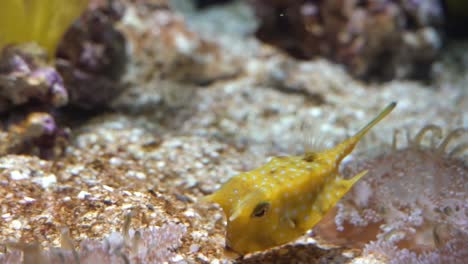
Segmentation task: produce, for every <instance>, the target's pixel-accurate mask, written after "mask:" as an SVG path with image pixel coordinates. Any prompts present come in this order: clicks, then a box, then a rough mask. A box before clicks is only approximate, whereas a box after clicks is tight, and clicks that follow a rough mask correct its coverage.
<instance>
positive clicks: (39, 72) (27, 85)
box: [0, 44, 68, 112]
mask: <svg viewBox="0 0 468 264" xmlns="http://www.w3.org/2000/svg"><path fill="white" fill-rule="evenodd" d="M41 52H44V54H41ZM44 57H45V51H42V50H41V49H40V48H39V47H37V46H35V45H32V44H26V45H19V46H9V47H6V48H4V49H3V51H2V53H1V55H0V112H4V111H7V110H9V109H11V108H13V107H16V106H18V105H24V104H28V103H30V102H33V101H37V102H39V103H41V104H43V105H47V106H49V107H51V108H55V107H60V106H63V105H65V104H66V103H67V101H68V94H67V92H66V90H65V88H64V86H63V80H62V77H61V76H60V74H59V73H58V72H57V71H56V70H55V69H54V68H52V67H50V66H47V64H46V63H45V60H42V59H43V58H44Z"/></svg>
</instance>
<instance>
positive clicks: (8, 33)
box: [0, 0, 88, 58]
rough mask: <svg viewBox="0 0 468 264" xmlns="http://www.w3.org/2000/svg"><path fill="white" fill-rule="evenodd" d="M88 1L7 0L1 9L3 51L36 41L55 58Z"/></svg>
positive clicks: (0, 45) (1, 44)
mask: <svg viewBox="0 0 468 264" xmlns="http://www.w3.org/2000/svg"><path fill="white" fill-rule="evenodd" d="M87 4H88V0H71V1H62V0H33V1H26V0H19V1H18V0H5V1H3V2H2V8H1V10H0V49H1V48H3V47H4V46H5V45H9V44H18V43H25V42H34V43H37V44H39V45H40V46H41V47H42V48H44V49H45V50H46V51H47V52H48V55H49V58H52V57H53V56H54V55H55V50H56V48H57V45H58V42H59V41H60V39H61V37H62V35H63V33H64V32H65V31H66V30H67V28H68V27H69V26H70V24H71V23H72V22H73V21H74V20H75V19H76V18H77V17H78V16H79V15H80V14H81V12H82V11H83V10H84V9H85V8H86V6H87Z"/></svg>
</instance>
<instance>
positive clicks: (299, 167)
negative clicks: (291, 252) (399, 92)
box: [204, 102, 396, 254]
mask: <svg viewBox="0 0 468 264" xmlns="http://www.w3.org/2000/svg"><path fill="white" fill-rule="evenodd" d="M395 106H396V103H395V102H393V103H391V104H389V105H388V106H387V107H386V108H385V109H384V110H383V111H382V112H381V113H380V114H379V115H378V116H377V117H376V118H374V120H372V121H371V122H370V123H369V124H367V125H366V126H365V127H364V128H362V129H361V130H360V131H359V132H358V133H357V134H356V135H355V136H353V137H351V138H349V139H347V140H345V141H344V142H342V143H340V144H339V145H337V146H336V147H334V148H332V149H328V150H325V151H323V152H320V153H316V152H306V153H305V154H304V155H301V156H288V157H274V158H272V159H271V160H270V161H269V162H268V163H267V164H265V165H264V166H262V167H260V168H258V169H255V170H252V171H249V172H245V173H241V174H239V175H237V176H234V177H233V178H231V179H230V180H229V181H228V182H226V183H225V184H224V185H223V186H222V187H221V189H219V190H218V191H216V192H215V193H213V194H211V195H209V196H206V197H204V200H205V201H208V202H214V203H218V204H219V205H220V206H221V207H222V208H223V211H224V213H225V214H226V215H227V235H226V241H227V246H228V247H229V248H231V249H233V250H234V251H236V252H238V253H241V254H247V253H251V252H254V251H260V250H265V249H268V248H271V247H274V246H278V245H281V244H285V243H288V242H290V241H292V240H294V239H296V238H298V237H299V236H301V235H303V234H305V233H306V232H307V231H308V230H310V229H311V228H312V227H314V226H315V225H316V224H317V223H318V222H319V221H320V219H322V217H323V216H324V215H325V214H326V213H327V211H328V210H330V209H331V208H332V207H333V206H335V204H336V203H337V202H338V201H339V200H340V199H341V197H342V196H343V195H344V194H346V193H347V192H348V191H349V189H350V188H351V187H352V186H353V184H354V183H356V182H357V181H358V180H359V179H360V178H361V177H362V176H364V175H365V174H366V173H367V171H362V172H360V173H359V174H357V175H355V176H354V177H353V178H351V179H344V178H343V177H342V176H341V175H340V174H339V172H338V167H339V165H340V162H341V161H342V160H343V158H344V157H346V156H347V155H348V154H350V153H351V151H352V150H353V149H354V147H355V146H356V144H357V143H358V142H359V140H360V139H361V138H362V137H363V136H364V135H365V134H366V133H367V132H368V131H369V130H370V129H371V128H372V127H373V126H374V125H375V124H377V123H378V122H379V121H380V120H382V119H383V118H384V117H385V116H387V115H388V114H389V113H390V112H391V111H392V110H393V109H394V108H395Z"/></svg>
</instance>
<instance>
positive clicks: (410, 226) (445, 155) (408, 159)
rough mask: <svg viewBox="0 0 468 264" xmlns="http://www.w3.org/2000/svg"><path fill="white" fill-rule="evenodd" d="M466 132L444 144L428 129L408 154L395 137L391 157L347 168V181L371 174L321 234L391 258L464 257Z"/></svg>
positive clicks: (439, 133) (438, 131)
mask: <svg viewBox="0 0 468 264" xmlns="http://www.w3.org/2000/svg"><path fill="white" fill-rule="evenodd" d="M466 132H467V129H464V128H459V129H455V130H453V131H451V132H450V133H448V135H447V136H446V137H445V138H444V139H442V140H441V138H442V135H443V134H442V129H441V128H440V127H438V126H435V125H428V126H426V127H424V128H423V129H421V130H420V131H419V133H417V134H416V135H415V136H414V137H412V138H408V146H406V147H405V148H400V149H398V148H397V144H396V143H397V138H396V137H395V138H394V146H393V150H392V151H390V152H388V153H384V154H381V155H378V156H376V157H371V158H367V159H365V160H363V161H359V162H357V161H355V162H351V163H350V164H348V165H347V166H346V167H345V168H344V174H345V175H349V176H351V175H354V173H355V172H358V171H361V170H363V169H367V170H369V173H368V175H366V177H364V178H363V180H362V181H361V182H359V183H357V184H356V186H355V188H354V189H353V190H352V191H351V192H350V193H349V195H347V196H345V198H344V199H343V202H342V203H341V204H340V205H339V206H338V209H337V211H336V212H335V213H333V214H331V215H330V218H331V219H333V218H334V220H335V221H334V223H335V224H331V223H330V222H329V223H324V224H322V225H319V227H318V228H317V229H316V232H317V234H318V235H319V236H322V237H323V238H327V239H330V240H335V241H336V242H339V243H346V244H348V245H349V244H354V245H357V246H359V247H360V246H362V245H363V244H365V243H368V242H370V241H375V242H372V243H371V244H368V245H367V246H366V248H367V251H368V252H371V251H376V250H377V251H379V252H388V253H387V254H388V255H389V256H391V255H394V254H393V253H391V252H400V250H401V249H405V250H406V251H405V252H410V253H408V254H414V257H417V258H423V255H418V254H419V253H421V252H425V253H424V254H426V255H424V256H429V255H427V254H432V255H434V256H435V255H437V256H438V257H440V258H442V259H443V258H444V256H442V255H441V254H446V253H443V252H449V255H453V256H454V257H455V256H456V254H455V252H458V253H457V254H459V255H460V254H461V255H464V256H466V254H468V252H467V249H466V247H459V246H456V245H458V244H459V242H457V241H466V240H467V239H468V232H467V230H468V221H467V216H468V206H467V200H466V181H467V180H468V165H467V163H466V160H464V159H463V157H466V150H467V149H468V147H467V145H466V143H463V137H464V136H466V135H467V133H466ZM429 133H431V136H432V137H428V134H429ZM396 135H397V134H396ZM408 137H409V136H408ZM457 139H459V140H461V143H459V141H457ZM438 140H439V142H437V141H438ZM385 245H386V246H385ZM383 247H391V248H395V249H394V250H385V249H383ZM367 251H366V252H367ZM411 252H412V253H411ZM428 252H430V253H428ZM441 252H442V253H441ZM395 254H396V253H395ZM432 255H431V256H432ZM431 258H433V257H431ZM459 260H460V259H459ZM409 263H414V262H409ZM421 263H426V262H421ZM428 263H431V262H428Z"/></svg>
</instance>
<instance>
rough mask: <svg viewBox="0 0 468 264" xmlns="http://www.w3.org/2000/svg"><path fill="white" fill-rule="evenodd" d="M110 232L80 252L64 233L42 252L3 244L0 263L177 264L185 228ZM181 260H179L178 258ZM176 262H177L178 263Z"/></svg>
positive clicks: (34, 247)
mask: <svg viewBox="0 0 468 264" xmlns="http://www.w3.org/2000/svg"><path fill="white" fill-rule="evenodd" d="M125 231H128V233H119V232H114V233H112V234H110V235H109V236H108V237H107V238H105V239H104V240H103V241H97V240H91V239H86V240H84V241H83V242H81V244H80V249H79V250H75V249H74V248H73V246H72V245H71V247H69V245H67V242H66V241H67V240H68V239H69V236H68V234H67V233H66V232H65V234H64V236H62V247H61V248H53V249H51V250H44V249H42V248H41V247H40V246H39V245H38V244H35V243H32V244H24V243H7V244H6V247H7V248H8V249H10V250H11V251H10V252H8V253H7V254H4V255H0V263H2V264H10V263H20V262H23V263H26V264H29V263H31V264H32V263H39V264H49V263H50V264H53V263H83V264H86V263H89V264H92V263H103V264H111V263H123V264H124V263H165V262H166V263H167V262H171V263H177V262H178V261H177V257H176V254H175V252H174V251H175V250H176V249H177V248H178V247H180V246H181V239H182V237H183V236H184V235H185V233H186V227H185V226H184V225H181V224H175V223H168V224H164V225H163V226H161V227H150V228H146V229H140V230H133V229H132V230H125ZM180 260H182V259H180ZM180 260H179V261H180Z"/></svg>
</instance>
